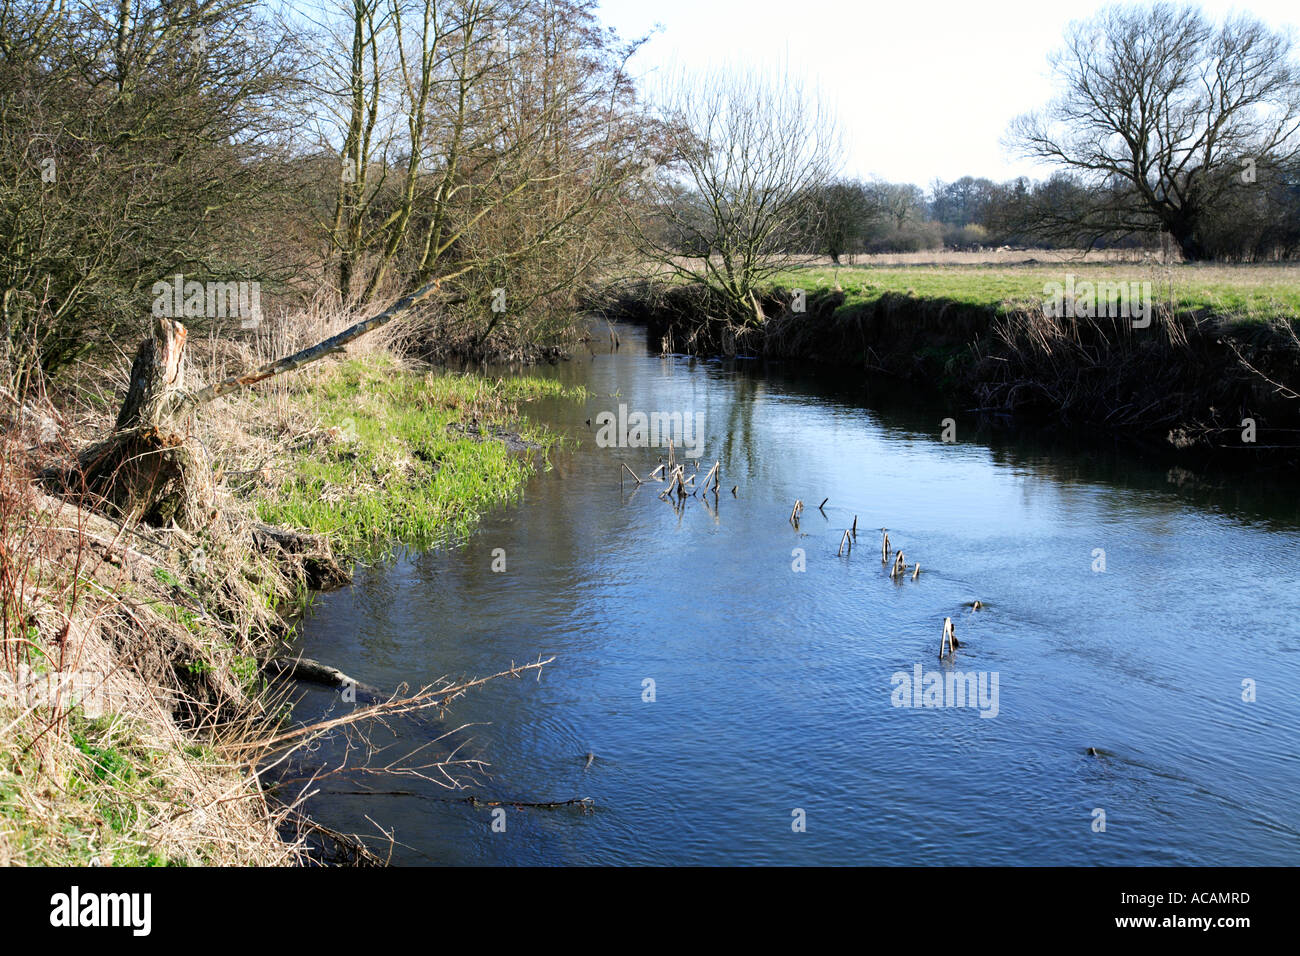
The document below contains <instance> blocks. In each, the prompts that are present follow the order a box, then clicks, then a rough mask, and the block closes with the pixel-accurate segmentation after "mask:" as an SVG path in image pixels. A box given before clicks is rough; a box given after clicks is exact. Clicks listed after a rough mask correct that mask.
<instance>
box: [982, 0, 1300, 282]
mask: <svg viewBox="0 0 1300 956" xmlns="http://www.w3.org/2000/svg"><path fill="white" fill-rule="evenodd" d="M1293 54H1294V45H1293V41H1292V39H1291V37H1290V36H1289V35H1288V34H1287V33H1284V32H1279V31H1275V30H1272V29H1270V28H1269V27H1268V26H1267V25H1265V24H1264V23H1262V22H1261V21H1259V20H1257V19H1255V18H1253V17H1251V16H1249V15H1245V14H1242V15H1238V16H1232V17H1229V18H1228V19H1226V20H1224V21H1223V22H1222V23H1218V24H1215V23H1211V22H1210V21H1208V20H1207V19H1206V18H1205V16H1204V15H1203V14H1202V13H1201V11H1200V10H1199V9H1197V8H1195V7H1190V6H1176V5H1173V4H1167V3H1156V4H1154V5H1152V6H1148V7H1129V6H1112V7H1108V8H1106V9H1104V10H1102V11H1101V12H1100V13H1098V14H1097V15H1096V16H1095V17H1093V18H1092V19H1089V20H1085V21H1080V22H1076V23H1073V24H1071V26H1070V28H1069V30H1068V32H1067V34H1066V38H1065V45H1064V47H1063V48H1062V49H1061V50H1059V51H1057V52H1056V53H1055V54H1053V56H1052V58H1051V63H1052V67H1053V70H1054V72H1055V75H1056V78H1057V80H1058V82H1059V84H1060V87H1061V92H1060V93H1059V95H1058V96H1057V98H1056V99H1055V100H1053V101H1052V102H1051V103H1050V104H1049V105H1048V106H1047V107H1046V108H1045V109H1044V110H1042V111H1040V112H1037V113H1031V114H1027V115H1024V116H1021V117H1019V118H1018V119H1017V120H1015V122H1014V123H1013V124H1012V127H1011V130H1010V133H1009V137H1008V138H1009V142H1010V145H1012V146H1013V147H1014V148H1017V149H1018V150H1020V151H1021V152H1022V153H1024V154H1025V155H1027V156H1029V157H1032V158H1036V159H1039V160H1043V161H1046V162H1048V163H1051V164H1054V165H1058V166H1060V167H1062V168H1064V169H1066V170H1069V171H1071V172H1072V173H1074V174H1076V175H1077V177H1078V178H1080V179H1082V180H1083V181H1084V182H1085V183H1087V185H1088V186H1090V187H1091V197H1092V199H1091V201H1090V202H1089V203H1087V204H1084V205H1083V206H1077V207H1073V208H1071V209H1070V210H1068V211H1061V210H1044V221H1043V222H1042V223H1040V226H1041V227H1043V228H1046V229H1048V230H1050V229H1052V228H1056V229H1058V230H1059V231H1061V232H1062V233H1064V232H1072V233H1073V234H1074V235H1078V236H1084V237H1091V239H1093V240H1094V241H1095V240H1096V239H1098V238H1101V237H1103V236H1106V235H1131V234H1134V233H1141V232H1159V231H1163V232H1167V233H1168V234H1169V235H1171V236H1172V237H1173V238H1174V240H1175V241H1176V242H1177V243H1178V245H1179V247H1180V248H1181V250H1182V253H1183V257H1184V258H1185V259H1188V260H1196V259H1204V258H1206V257H1207V255H1208V249H1207V246H1206V242H1205V235H1204V228H1205V224H1204V219H1205V216H1206V214H1207V211H1208V210H1210V209H1211V208H1215V207H1221V206H1222V204H1223V203H1224V202H1225V201H1231V198H1232V197H1231V193H1230V192H1229V191H1230V190H1233V189H1241V188H1246V187H1249V186H1250V185H1252V184H1253V182H1254V180H1255V171H1256V169H1257V168H1258V167H1260V166H1266V165H1267V166H1275V165H1277V164H1279V163H1285V162H1287V161H1288V160H1290V159H1291V158H1293V157H1295V156H1296V155H1297V152H1298V151H1300V136H1298V135H1297V132H1298V131H1300V66H1297V63H1296V61H1295V59H1294V56H1293Z"/></svg>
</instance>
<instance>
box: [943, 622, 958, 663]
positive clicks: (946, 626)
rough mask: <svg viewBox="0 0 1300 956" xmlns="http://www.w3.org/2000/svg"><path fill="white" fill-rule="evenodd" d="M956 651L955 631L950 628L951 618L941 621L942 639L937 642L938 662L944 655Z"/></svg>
mask: <svg viewBox="0 0 1300 956" xmlns="http://www.w3.org/2000/svg"><path fill="white" fill-rule="evenodd" d="M956 649H957V629H956V628H954V627H953V626H952V618H950V617H945V618H944V619H943V637H942V638H941V639H940V641H939V660H943V657H944V654H951V653H953V651H955V650H956Z"/></svg>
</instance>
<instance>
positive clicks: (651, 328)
mask: <svg viewBox="0 0 1300 956" xmlns="http://www.w3.org/2000/svg"><path fill="white" fill-rule="evenodd" d="M791 302H792V296H791V294H790V293H789V292H788V291H785V290H777V291H776V292H773V293H772V294H769V295H767V296H765V297H764V298H763V299H762V300H760V302H759V306H760V308H761V309H762V312H763V313H764V316H765V322H764V324H763V325H762V326H757V327H753V326H751V327H748V328H744V329H737V328H736V327H734V326H733V325H729V324H728V323H726V322H723V321H719V320H717V319H714V318H712V317H711V316H713V315H717V314H720V310H717V309H712V308H710V302H709V295H708V293H707V291H706V290H704V289H702V288H700V287H696V286H680V285H678V286H667V285H662V284H658V285H650V284H636V285H629V286H622V287H619V288H617V289H606V290H604V291H603V292H601V293H599V294H597V295H595V296H593V297H592V298H591V299H590V300H589V301H588V303H587V305H588V307H589V308H590V309H591V310H592V311H594V312H597V313H599V314H603V315H604V316H606V317H607V318H610V319H617V320H620V321H626V322H632V323H635V324H640V325H643V326H645V327H646V330H647V334H648V337H649V341H650V343H651V345H652V346H659V347H660V348H662V349H663V350H664V351H668V352H685V353H690V354H698V355H749V356H753V357H759V358H766V359H775V360H798V361H806V362H815V363H822V364H828V365H836V366H841V367H848V368H856V369H861V370H863V371H864V372H867V373H870V374H873V375H879V376H887V377H889V378H893V379H896V380H898V383H899V386H900V387H909V388H913V387H917V388H926V389H929V390H934V391H938V392H939V393H942V394H943V395H945V396H948V397H950V398H951V400H952V401H953V402H954V413H955V414H957V413H966V414H969V413H977V414H979V415H981V416H985V417H988V418H990V419H993V420H994V421H998V422H1002V423H1006V424H1014V425H1017V426H1033V427H1063V428H1069V429H1082V430H1088V431H1093V432H1096V433H1099V434H1104V435H1107V436H1112V437H1114V438H1117V439H1120V440H1123V441H1126V442H1129V443H1132V444H1135V445H1140V446H1146V447H1149V448H1154V449H1160V450H1164V451H1167V452H1170V453H1172V454H1174V455H1177V456H1179V457H1213V458H1216V459H1223V460H1227V461H1242V460H1245V461H1248V462H1250V463H1256V462H1261V461H1267V462H1269V463H1293V462H1295V461H1297V460H1300V399H1297V398H1296V396H1295V392H1296V391H1300V341H1297V339H1296V337H1295V335H1294V333H1293V332H1290V331H1289V330H1288V329H1287V328H1286V326H1285V325H1284V324H1283V322H1282V321H1279V322H1277V323H1275V324H1272V325H1270V324H1267V323H1261V322H1253V323H1234V322H1232V321H1229V320H1227V319H1225V318H1223V317H1220V316H1216V315H1213V314H1208V313H1204V312H1199V313H1197V312H1184V313H1170V312H1169V311H1168V310H1162V309H1159V308H1157V309H1156V310H1155V313H1154V314H1153V316H1152V318H1151V322H1150V325H1149V326H1148V327H1147V328H1143V329H1135V328H1133V326H1132V323H1131V322H1130V321H1129V320H1128V319H1119V318H1105V317H1101V318H1085V319H1074V318H1053V317H1049V316H1045V315H1043V314H1042V313H1041V312H1030V311H1028V310H1007V309H1003V308H1000V307H991V306H974V305H971V304H969V303H963V302H954V301H950V300H944V299H932V298H920V297H916V296H911V295H897V294H886V295H884V296H882V297H881V298H880V299H878V300H876V301H874V302H871V303H867V304H855V305H848V306H846V305H845V302H844V295H843V293H841V292H827V293H810V294H808V296H807V298H806V307H805V311H803V312H801V313H795V312H793V311H791Z"/></svg>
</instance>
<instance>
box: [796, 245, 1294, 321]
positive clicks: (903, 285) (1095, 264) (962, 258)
mask: <svg viewBox="0 0 1300 956" xmlns="http://www.w3.org/2000/svg"><path fill="white" fill-rule="evenodd" d="M921 255H922V254H917V256H916V257H914V258H913V261H914V262H916V263H917V264H903V263H904V262H905V261H906V260H907V259H908V258H909V257H891V256H884V257H878V258H876V257H873V258H872V259H867V258H866V257H859V260H858V262H857V263H856V264H852V265H845V266H843V267H840V268H836V267H834V266H832V265H830V264H828V263H824V262H812V263H809V264H807V265H803V266H797V267H794V268H791V269H787V270H785V271H783V272H781V273H778V274H777V275H776V276H775V277H774V278H773V279H772V280H771V282H770V288H771V290H772V291H776V290H778V289H784V290H789V289H804V290H805V291H806V292H808V293H809V294H814V293H822V292H828V291H831V290H834V289H836V288H839V289H842V290H843V292H844V295H845V301H844V306H842V308H854V307H857V306H862V305H869V304H871V303H873V302H875V301H876V300H878V299H880V298H881V297H882V296H884V295H886V294H888V293H894V294H898V295H912V296H916V297H917V298H920V299H944V300H948V301H952V302H957V303H961V304H964V305H971V306H987V307H993V308H1002V309H1005V308H1011V307H1015V306H1024V305H1029V304H1037V303H1040V302H1041V301H1042V299H1043V296H1044V286H1045V285H1046V284H1047V283H1052V282H1055V283H1060V284H1062V285H1064V284H1065V281H1066V277H1067V276H1069V275H1073V276H1074V277H1075V281H1076V282H1079V281H1082V280H1089V281H1092V282H1097V281H1101V280H1105V281H1111V282H1119V281H1123V282H1150V283H1151V293H1152V296H1153V299H1154V301H1155V302H1157V303H1165V304H1171V305H1172V306H1173V307H1174V308H1175V309H1176V310H1180V311H1181V310H1192V311H1196V310H1202V309H1206V310H1210V311H1213V312H1216V313H1219V314H1222V315H1224V316H1227V317H1229V318H1232V319H1236V320H1257V321H1258V320H1267V319H1273V318H1281V317H1287V318H1290V319H1296V318H1297V317H1300V263H1295V264H1287V265H1277V264H1264V265H1199V264H1197V265H1187V264H1175V265H1165V264H1161V263H1158V262H1147V263H1143V262H1122V261H1108V260H1106V259H1096V258H1092V257H1089V258H1088V259H1080V258H1078V257H1077V255H1076V256H1073V257H1072V256H1068V255H1064V254H1061V253H1044V252H1038V251H1031V252H1029V253H1019V254H1018V255H1017V256H1016V259H1015V260H1012V259H1010V258H1008V257H1007V256H1006V254H1000V255H999V254H993V255H994V256H996V258H992V257H990V258H987V259H983V260H981V258H980V257H979V256H978V255H977V254H938V255H939V259H938V260H936V258H935V256H934V255H931V257H930V259H929V261H926V260H924V259H921V258H920V256H921ZM1048 256H1051V257H1053V258H1052V260H1051V261H1049V260H1048V259H1047V258H1046V257H1048ZM880 260H885V261H880ZM900 260H901V261H900ZM1031 260H1037V261H1031Z"/></svg>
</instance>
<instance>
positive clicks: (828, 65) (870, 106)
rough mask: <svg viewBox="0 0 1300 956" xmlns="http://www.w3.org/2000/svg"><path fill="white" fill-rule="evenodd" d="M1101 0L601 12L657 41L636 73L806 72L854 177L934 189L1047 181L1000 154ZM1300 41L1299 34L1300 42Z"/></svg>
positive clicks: (1274, 16) (766, 2) (622, 6)
mask: <svg viewBox="0 0 1300 956" xmlns="http://www.w3.org/2000/svg"><path fill="white" fill-rule="evenodd" d="M1105 5H1106V3H1105V2H1103V0H1076V2H1072V3H1061V2H1059V0H885V2H881V0H798V2H792V0H600V16H601V19H602V21H603V22H604V23H605V24H607V25H609V26H612V27H614V28H616V29H617V30H618V31H619V33H620V34H621V35H622V36H623V37H624V38H629V37H633V36H640V35H642V34H644V33H647V32H649V31H650V30H652V29H653V28H654V27H655V25H656V24H660V25H662V27H663V30H662V31H661V32H659V33H657V34H656V35H655V36H654V38H653V39H652V40H651V41H650V42H649V43H647V44H646V46H644V47H643V48H642V50H641V52H640V53H639V54H638V55H637V57H636V59H634V60H633V62H632V68H633V72H635V73H637V74H638V75H642V76H646V75H650V74H654V73H656V72H663V71H664V69H665V68H671V67H673V66H684V67H686V68H688V69H701V68H706V67H709V66H722V65H726V64H736V63H744V64H752V65H755V66H760V67H761V66H764V65H772V66H774V67H775V66H777V65H779V64H781V63H782V62H785V63H787V64H788V65H789V68H790V70H791V71H792V72H796V73H802V74H803V75H804V76H805V77H806V79H807V81H808V82H810V83H811V84H815V85H816V86H817V87H818V88H819V89H820V90H821V92H822V94H823V96H824V97H825V98H826V100H827V102H828V103H829V104H830V105H831V106H832V107H833V108H834V110H835V111H836V114H837V115H838V117H839V121H840V125H841V127H842V130H843V133H844V137H845V145H846V155H845V157H844V167H845V172H846V173H847V174H848V175H850V176H861V177H864V178H866V177H871V176H878V177H880V178H882V179H887V180H890V181H896V182H912V183H916V184H917V185H919V186H923V187H927V188H928V187H929V186H930V184H931V182H932V181H933V180H934V179H935V178H936V177H937V178H940V179H943V180H945V181H951V180H953V179H957V178H959V177H961V176H964V175H971V176H987V177H989V178H990V179H994V180H1004V179H1011V178H1013V177H1015V176H1018V175H1028V176H1031V177H1035V178H1042V177H1043V176H1045V175H1047V173H1048V172H1050V170H1047V169H1045V168H1043V167H1041V166H1035V165H1033V164H1030V163H1028V162H1026V161H1024V160H1021V159H1019V158H1017V157H1016V156H1014V155H1013V154H1011V153H1009V152H1007V151H1006V150H1005V149H1004V148H1003V147H1002V145H1001V142H1000V141H1001V138H1002V135H1003V133H1004V132H1005V131H1006V128H1007V124H1008V123H1009V122H1010V121H1011V119H1012V118H1013V117H1015V116H1016V115H1018V114H1020V113H1023V112H1026V111H1028V110H1032V109H1036V108H1038V107H1039V106H1041V105H1043V104H1044V103H1046V102H1047V101H1048V100H1049V99H1051V95H1052V87H1051V82H1050V78H1049V73H1048V66H1047V55H1048V53H1049V52H1050V51H1051V50H1054V49H1056V48H1058V47H1059V46H1060V42H1061V38H1062V36H1063V35H1064V32H1065V27H1066V25H1067V24H1068V23H1069V22H1070V21H1071V20H1075V19H1081V18H1085V17H1087V16H1090V15H1091V14H1092V13H1093V12H1094V11H1096V10H1097V9H1098V8H1100V7H1102V6H1105ZM1201 6H1202V8H1203V9H1204V10H1205V11H1206V12H1207V14H1209V15H1210V16H1212V17H1216V18H1217V17H1220V16H1222V15H1223V14H1225V13H1228V12H1230V11H1233V10H1246V11H1249V12H1250V13H1253V14H1254V15H1255V16H1257V17H1259V18H1260V19H1262V20H1264V21H1265V22H1266V23H1269V24H1270V25H1272V26H1274V27H1290V28H1292V29H1295V28H1296V27H1297V26H1300V2H1298V0H1254V2H1252V3H1250V4H1248V5H1243V4H1241V3H1235V4H1234V3H1229V2H1218V0H1207V2H1203V3H1201ZM1296 32H1297V36H1300V30H1297V31H1296Z"/></svg>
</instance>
